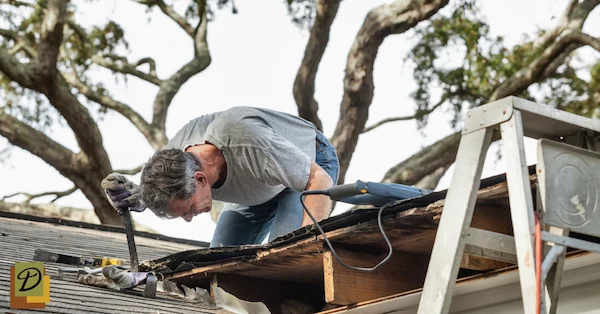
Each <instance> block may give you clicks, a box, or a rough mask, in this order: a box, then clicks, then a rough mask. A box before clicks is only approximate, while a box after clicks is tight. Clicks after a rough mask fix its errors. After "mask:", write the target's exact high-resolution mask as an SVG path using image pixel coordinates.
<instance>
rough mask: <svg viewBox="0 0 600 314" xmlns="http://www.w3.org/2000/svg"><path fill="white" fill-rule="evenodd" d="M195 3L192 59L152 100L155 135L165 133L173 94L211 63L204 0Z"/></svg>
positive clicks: (172, 76) (162, 86) (164, 84)
mask: <svg viewBox="0 0 600 314" xmlns="http://www.w3.org/2000/svg"><path fill="white" fill-rule="evenodd" d="M196 2H197V3H198V6H199V11H200V22H199V23H198V25H197V26H196V30H195V33H194V58H193V59H192V60H191V61H190V62H188V63H186V64H185V65H184V66H183V67H181V69H179V70H178V71H177V72H176V73H175V74H173V75H171V77H169V78H168V79H167V80H165V81H164V83H163V84H162V85H161V87H160V89H159V91H158V94H157V95H156V98H155V99H154V104H153V112H154V114H153V116H152V127H153V128H154V129H155V131H156V132H157V134H158V133H160V134H162V135H163V136H164V132H165V122H166V120H167V111H168V109H169V105H170V104H171V101H172V100H173V97H175V94H177V92H178V91H179V89H180V88H181V86H182V85H183V84H184V83H185V82H187V80H189V79H190V78H191V77H192V76H194V75H196V74H198V73H200V72H202V71H203V70H204V69H206V68H207V67H208V65H209V64H210V62H211V57H210V52H209V49H208V43H207V41H206V30H207V24H208V20H207V18H206V0H199V1H196ZM164 143H165V144H166V143H167V138H166V136H164Z"/></svg>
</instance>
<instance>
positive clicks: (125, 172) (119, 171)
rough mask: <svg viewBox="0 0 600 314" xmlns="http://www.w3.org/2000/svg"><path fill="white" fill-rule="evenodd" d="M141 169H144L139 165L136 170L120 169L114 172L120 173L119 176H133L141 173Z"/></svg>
mask: <svg viewBox="0 0 600 314" xmlns="http://www.w3.org/2000/svg"><path fill="white" fill-rule="evenodd" d="M142 169H144V165H139V166H137V167H136V168H133V169H120V170H115V172H118V173H121V174H128V175H134V174H138V173H139V172H140V171H142Z"/></svg>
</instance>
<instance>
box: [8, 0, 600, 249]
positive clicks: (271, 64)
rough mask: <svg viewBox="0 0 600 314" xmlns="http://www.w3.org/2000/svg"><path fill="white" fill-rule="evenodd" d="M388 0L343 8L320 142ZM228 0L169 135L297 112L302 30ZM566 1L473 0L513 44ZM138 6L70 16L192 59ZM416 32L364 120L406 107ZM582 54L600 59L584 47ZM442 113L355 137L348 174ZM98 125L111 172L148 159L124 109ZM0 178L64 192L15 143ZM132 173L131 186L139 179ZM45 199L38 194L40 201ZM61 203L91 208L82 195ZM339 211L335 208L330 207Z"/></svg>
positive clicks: (396, 148)
mask: <svg viewBox="0 0 600 314" xmlns="http://www.w3.org/2000/svg"><path fill="white" fill-rule="evenodd" d="M385 2H389V1H381V0H377V1H375V0H344V1H342V3H341V5H340V9H339V12H338V14H337V16H336V18H335V21H334V23H333V26H332V29H331V36H330V41H329V44H328V46H327V50H326V52H325V55H324V57H323V59H322V61H321V64H320V66H319V72H318V74H317V80H316V92H315V98H316V99H317V101H318V102H319V106H320V110H319V116H320V117H321V120H322V121H323V125H324V133H325V135H326V136H327V137H330V136H331V135H332V134H333V130H334V128H335V125H336V123H337V119H338V116H339V106H340V102H341V98H342V94H343V76H344V68H345V64H346V57H347V54H348V51H349V49H350V47H351V45H352V43H353V40H354V37H355V36H356V34H357V32H358V30H359V28H360V26H361V25H362V22H363V20H364V18H365V16H366V14H367V13H368V12H369V10H370V9H372V8H374V7H376V6H378V5H380V4H382V3H385ZM82 3H83V2H82ZM235 3H236V6H237V8H238V11H239V14H237V15H232V14H231V13H230V11H229V10H222V11H218V12H217V16H216V20H215V21H214V22H211V23H210V24H209V26H208V43H209V48H210V51H211V55H212V63H211V65H210V66H209V67H208V68H207V69H206V70H205V71H204V72H202V73H200V74H198V75H196V76H195V77H193V78H192V79H190V80H189V81H188V82H187V83H186V84H185V85H184V86H183V88H182V89H181V90H180V92H179V93H178V94H177V96H176V97H175V99H174V100H173V103H172V105H171V107H170V111H169V115H168V118H167V135H168V136H169V137H171V136H173V135H174V134H175V132H176V131H177V130H178V128H179V127H181V126H183V125H184V124H185V123H187V122H188V121H189V120H190V119H193V118H194V117H197V116H199V115H202V114H206V113H210V112H213V111H221V110H225V109H228V108H230V107H233V106H237V105H248V106H257V107H264V108H270V109H275V110H280V111H284V112H288V113H292V114H297V109H296V108H297V107H296V104H295V102H294V98H293V95H292V85H293V81H294V78H295V75H296V72H297V70H298V67H299V65H300V62H301V60H302V56H303V53H304V48H305V45H306V41H307V40H308V33H307V32H306V31H302V30H300V29H298V28H297V27H296V26H294V25H293V24H292V23H291V22H290V18H289V16H288V15H287V8H286V5H285V1H283V0H277V1H249V0H237V1H236V2H235ZM566 3H567V1H565V0H527V1H522V0H504V1H492V0H486V1H481V7H482V9H483V11H482V12H483V14H484V16H485V17H486V18H487V19H488V21H489V23H490V25H491V31H492V33H493V35H502V36H504V37H505V43H506V44H507V45H509V46H512V45H514V44H516V43H518V42H519V41H520V40H521V39H522V36H523V35H524V34H533V33H534V32H535V31H536V30H537V29H539V28H542V29H547V28H549V27H552V26H553V25H554V24H555V23H556V20H557V19H558V17H560V14H561V13H562V11H563V10H564V8H565V6H566ZM144 11H145V9H144V7H143V6H141V5H137V4H135V3H133V2H132V1H123V0H119V1H116V0H104V1H97V2H93V3H91V4H89V3H85V4H82V5H81V10H78V12H77V15H76V19H77V21H78V22H80V23H81V24H83V25H92V24H104V23H106V21H108V20H109V19H112V20H115V21H117V22H118V23H120V24H121V26H122V27H123V28H124V29H125V31H126V38H127V40H128V41H129V44H130V51H131V53H130V54H129V55H128V58H129V60H130V61H135V60H138V59H140V58H143V57H152V58H154V59H155V61H156V63H157V72H158V75H159V77H161V78H166V77H168V76H169V75H171V74H172V73H174V72H175V71H176V70H177V69H178V68H179V67H181V66H182V65H183V64H185V63H186V62H187V61H189V60H190V59H191V57H192V53H193V48H192V42H191V40H190V39H189V37H188V36H187V35H186V34H185V33H184V32H183V31H182V30H181V29H180V28H179V27H178V26H177V25H176V24H175V23H173V22H172V21H171V20H169V19H167V18H166V17H164V16H163V15H162V13H161V12H160V11H158V10H154V11H153V12H152V13H151V14H149V15H148V14H145V13H144ZM594 20H595V21H594ZM149 21H150V22H149ZM585 31H587V32H588V33H591V34H592V35H594V36H600V11H599V10H596V11H594V12H593V13H592V16H590V17H589V18H588V23H587V24H586V27H585ZM412 36H413V33H412V32H410V31H409V32H408V33H406V34H401V35H394V36H389V37H387V38H386V39H385V41H384V42H383V44H382V45H381V47H380V48H379V52H378V56H377V59H376V62H375V69H374V84H375V95H374V98H373V104H372V105H371V109H370V112H369V121H368V122H367V125H371V124H373V123H376V122H377V121H380V120H381V119H384V118H387V117H391V116H403V115H411V114H413V112H414V108H415V104H414V102H413V101H412V100H411V98H410V96H409V95H410V93H411V92H413V91H414V89H415V87H416V85H415V83H414V81H413V79H412V65H411V64H410V63H405V62H404V61H403V60H404V57H405V56H406V53H407V51H408V50H410V49H411V48H412V46H413V45H414V43H415V41H414V38H413V37H412ZM585 52H586V53H587V54H588V55H590V56H593V57H595V58H598V54H597V53H593V52H592V51H591V49H588V50H585ZM461 57H462V55H461V53H460V51H459V50H457V51H455V53H454V54H453V55H451V56H450V58H451V59H452V58H454V60H459V58H461ZM94 78H95V79H96V80H98V81H102V82H104V84H105V85H106V86H107V87H108V89H109V90H110V91H111V93H112V94H113V95H114V97H115V98H116V99H118V100H120V101H122V102H124V103H127V104H129V105H130V106H132V107H133V108H134V109H135V110H138V112H140V113H141V114H142V115H143V116H144V117H145V118H146V119H148V120H150V119H151V113H152V111H151V110H152V102H153V99H154V97H155V95H156V92H157V88H156V87H155V86H152V85H149V84H147V83H145V82H142V81H140V80H138V79H136V78H130V79H129V80H128V83H127V85H125V84H122V83H118V84H117V83H116V82H115V79H114V77H112V75H111V74H110V73H109V72H108V71H97V73H96V74H95V76H94ZM442 109H443V110H439V111H440V112H438V113H435V114H433V115H432V117H431V118H430V120H429V121H430V123H429V125H428V127H427V128H426V129H425V134H426V136H422V134H420V133H419V132H418V131H416V123H415V122H414V121H407V122H395V123H390V124H387V125H385V126H382V127H380V128H378V129H376V130H374V131H371V132H369V133H366V134H364V135H362V136H361V137H360V139H359V142H358V146H357V150H356V152H355V154H354V157H353V159H352V163H351V165H350V168H349V170H348V173H347V175H346V181H347V182H352V181H355V180H357V179H361V180H364V181H380V180H381V179H382V178H383V176H384V174H385V172H386V171H387V170H388V169H389V168H390V167H392V166H394V165H396V164H397V163H398V162H400V161H402V160H404V159H406V158H408V157H410V156H411V155H412V154H414V153H416V152H418V151H419V150H420V149H421V148H422V147H425V146H427V145H428V144H431V143H433V142H435V141H437V140H439V139H440V138H443V137H445V136H447V135H448V134H450V133H451V132H453V130H452V129H451V128H450V125H449V121H450V116H449V115H448V114H446V113H444V112H443V111H444V110H449V108H442ZM99 126H100V128H101V131H102V134H103V139H104V145H105V148H106V149H107V151H108V153H109V156H110V158H111V161H112V164H113V167H114V168H115V169H126V168H134V167H137V166H139V165H140V164H142V163H143V162H145V161H146V160H147V159H148V157H149V156H150V155H151V154H152V152H153V151H152V149H151V147H150V146H149V144H148V143H147V141H146V140H145V138H144V137H143V136H142V135H141V134H140V133H139V132H138V131H137V130H136V129H135V128H134V127H133V126H132V125H131V124H130V123H129V121H128V120H126V119H124V118H123V117H121V116H120V115H118V114H116V113H109V114H108V115H106V117H105V119H104V121H102V122H99ZM49 136H51V137H52V138H53V139H55V140H57V141H58V142H60V143H61V144H63V145H65V146H66V147H68V148H70V149H72V150H74V151H79V149H78V147H77V145H76V142H75V140H74V137H73V134H72V132H71V131H70V130H69V129H60V128H58V127H57V128H55V129H54V130H53V131H52V133H50V134H49ZM532 144H533V141H528V160H530V162H529V163H530V164H531V163H533V160H534V159H532V157H534V156H532V155H533V153H534V151H535V150H534V149H533V148H534V146H533V145H532ZM4 147H6V140H5V139H3V138H0V149H2V148H4ZM491 152H494V150H492V151H491ZM489 155H491V156H489ZM489 155H488V163H487V165H486V167H485V170H484V174H483V175H484V177H485V176H490V175H494V174H497V173H500V172H503V166H502V165H501V164H499V165H496V164H494V163H493V159H494V157H495V154H489ZM451 175H452V168H451V169H450V171H449V172H448V173H447V174H446V176H445V177H444V178H443V179H442V181H441V182H440V185H439V186H438V190H439V189H445V188H447V187H448V184H449V182H450V178H451ZM0 177H1V178H2V179H1V180H0V197H1V196H4V195H8V194H12V193H15V192H19V191H26V192H29V193H38V192H44V191H49V190H60V189H63V190H67V189H69V188H70V187H72V183H71V182H70V181H69V180H67V179H65V178H63V177H62V176H61V175H60V174H59V173H58V172H57V171H56V170H54V168H51V167H49V166H47V165H46V164H45V163H44V162H43V161H42V160H41V159H39V158H37V157H36V156H33V155H31V154H29V153H28V152H26V151H23V150H21V149H20V148H17V147H15V148H13V150H12V152H11V158H10V159H9V160H8V162H5V163H3V164H0ZM133 178H134V179H135V180H136V182H137V178H138V177H137V176H135V177H133ZM50 199H51V198H41V199H38V200H37V201H36V203H44V202H48V201H49V200H50ZM18 200H19V199H18V198H12V199H11V201H18ZM57 203H58V204H59V205H65V206H73V207H80V208H91V204H90V203H89V202H88V201H87V199H86V198H85V197H84V196H83V194H82V193H81V192H80V191H78V192H76V193H74V194H73V195H71V196H69V197H65V198H62V199H60V200H59V201H57ZM346 208H348V207H347V206H338V207H337V208H336V211H335V212H334V214H338V213H340V212H342V211H343V210H345V209H346ZM134 218H135V219H136V220H137V221H138V222H140V223H143V224H146V225H148V226H149V227H151V228H153V229H155V230H157V231H159V232H162V233H164V234H167V235H170V236H176V237H182V238H189V239H196V240H203V241H210V239H211V237H212V232H213V230H214V223H213V222H212V221H211V219H210V216H209V215H208V214H205V215H200V216H197V217H196V218H194V220H193V222H191V223H186V222H185V221H183V220H182V219H178V220H172V221H165V220H160V219H158V218H156V217H154V216H153V214H152V213H151V212H150V211H145V212H144V213H141V214H137V213H136V214H134Z"/></svg>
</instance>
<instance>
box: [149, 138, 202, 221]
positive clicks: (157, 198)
mask: <svg viewBox="0 0 600 314" xmlns="http://www.w3.org/2000/svg"><path fill="white" fill-rule="evenodd" d="M201 170H202V165H201V164H200V160H199V159H198V158H197V157H196V156H194V155H193V154H192V153H186V152H183V151H181V150H179V149H163V150H159V151H157V152H155V153H154V155H153V156H152V157H150V159H149V160H148V162H147V163H146V165H145V166H144V170H143V171H142V178H141V183H140V187H141V194H142V200H143V201H144V203H145V204H146V206H147V207H148V208H150V210H152V211H153V212H154V214H155V215H156V216H158V217H160V218H174V217H173V216H171V215H170V214H169V212H168V205H169V202H170V201H171V200H173V199H176V198H177V199H187V198H190V197H191V196H192V194H194V192H196V184H195V181H196V180H195V179H194V172H195V171H201Z"/></svg>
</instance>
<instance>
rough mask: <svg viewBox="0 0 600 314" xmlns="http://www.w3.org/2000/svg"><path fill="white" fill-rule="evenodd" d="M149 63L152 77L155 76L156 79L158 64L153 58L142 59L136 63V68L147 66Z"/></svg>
mask: <svg viewBox="0 0 600 314" xmlns="http://www.w3.org/2000/svg"><path fill="white" fill-rule="evenodd" d="M146 63H148V66H149V67H150V71H149V73H150V75H152V76H155V77H156V62H154V59H152V58H143V59H140V60H139V61H138V62H136V63H135V65H134V66H135V67H136V68H137V67H139V66H140V65H142V64H146Z"/></svg>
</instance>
